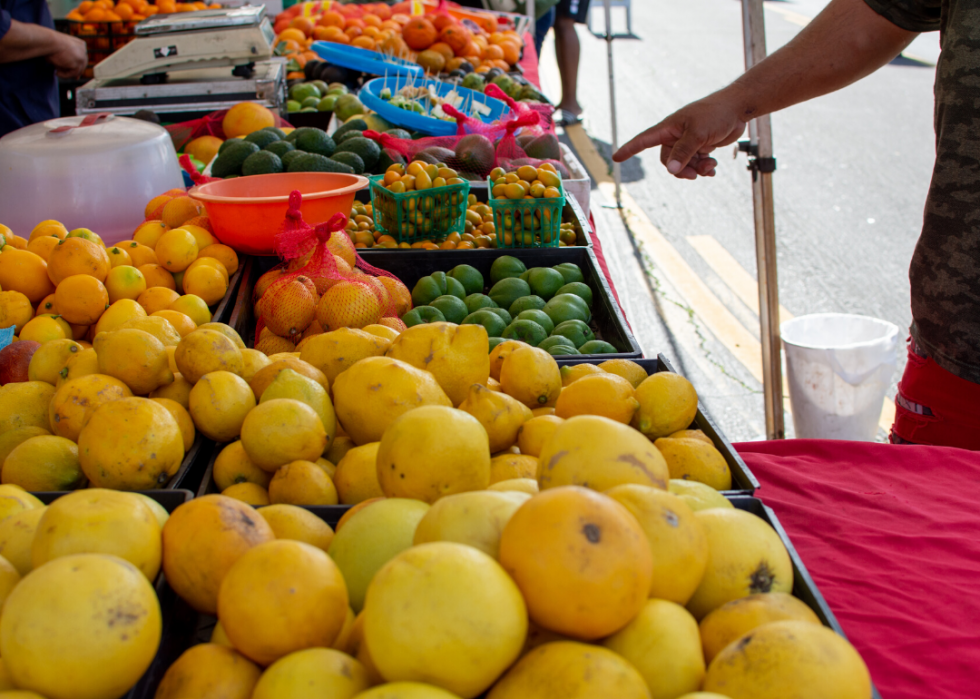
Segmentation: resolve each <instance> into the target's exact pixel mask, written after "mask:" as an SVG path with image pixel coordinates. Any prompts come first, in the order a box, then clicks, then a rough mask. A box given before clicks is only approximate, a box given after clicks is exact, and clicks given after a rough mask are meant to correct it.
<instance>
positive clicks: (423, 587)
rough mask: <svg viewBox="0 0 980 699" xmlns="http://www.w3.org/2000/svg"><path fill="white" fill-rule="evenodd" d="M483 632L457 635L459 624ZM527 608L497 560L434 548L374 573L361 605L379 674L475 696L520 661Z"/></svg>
mask: <svg viewBox="0 0 980 699" xmlns="http://www.w3.org/2000/svg"><path fill="white" fill-rule="evenodd" d="M460 624H461V625H463V626H464V627H466V628H479V629H480V633H478V634H460V633H459V631H458V629H459V628H460V627H459V625H460ZM526 635H527V607H526V606H525V604H524V599H523V598H522V597H521V592H520V590H519V589H518V588H517V585H516V584H515V583H514V581H513V580H512V579H511V578H510V576H508V575H507V573H506V572H504V569H503V568H501V567H500V564H499V563H497V562H496V561H495V560H494V559H493V558H491V557H490V556H488V555H487V554H485V553H483V552H482V551H478V550H477V549H475V548H472V547H470V546H465V545H463V544H456V543H449V542H436V543H431V544H422V545H421V546H415V547H413V548H411V549H409V550H407V551H404V552H402V553H400V554H398V555H397V556H395V557H394V558H393V559H392V560H391V561H389V562H388V563H387V564H386V565H385V566H384V567H383V568H382V569H381V570H379V571H378V573H377V575H375V577H374V580H373V581H372V583H371V586H370V587H369V588H368V593H367V599H366V600H365V603H364V640H365V643H366V644H367V646H368V647H369V648H370V649H371V658H372V659H373V660H374V662H375V664H376V665H377V668H378V670H379V671H380V672H381V674H382V675H383V676H384V677H386V678H388V679H391V680H406V681H421V680H425V681H427V682H429V683H431V684H434V685H436V686H439V687H442V688H444V689H447V690H449V691H451V692H454V693H456V694H458V695H459V696H461V697H465V698H472V697H475V696H477V695H478V694H481V693H482V692H484V691H486V690H487V689H488V688H489V687H490V686H491V685H492V684H493V683H494V681H495V680H496V679H497V678H498V677H500V675H501V673H503V672H504V671H505V670H506V669H507V668H508V667H509V666H510V665H511V664H512V663H513V662H514V661H515V660H516V659H517V657H518V656H519V655H520V653H521V649H522V648H523V646H524V639H525V636H526Z"/></svg>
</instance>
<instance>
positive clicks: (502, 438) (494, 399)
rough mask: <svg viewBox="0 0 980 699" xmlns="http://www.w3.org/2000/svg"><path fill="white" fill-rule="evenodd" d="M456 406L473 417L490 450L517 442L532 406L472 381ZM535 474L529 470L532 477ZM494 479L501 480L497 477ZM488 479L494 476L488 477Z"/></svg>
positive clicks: (506, 446)
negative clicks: (529, 406)
mask: <svg viewBox="0 0 980 699" xmlns="http://www.w3.org/2000/svg"><path fill="white" fill-rule="evenodd" d="M459 409H460V410H462V411H463V412H466V413H469V414H470V415H472V416H473V417H475V418H476V419H477V420H478V421H479V423H480V424H481V425H483V429H485V430H486V431H487V436H488V437H489V440H490V453H492V454H495V453H497V452H498V451H503V450H504V449H507V448H508V447H510V446H511V445H513V444H514V443H515V442H517V434H518V432H519V431H520V429H521V426H522V425H523V424H524V423H525V422H527V421H528V420H530V419H531V418H532V417H534V416H533V415H531V409H530V408H528V407H527V406H526V405H524V404H523V403H521V402H520V401H518V400H516V399H514V398H511V397H510V396H508V395H507V394H506V393H498V392H496V391H491V390H490V389H489V388H487V387H486V386H482V385H480V384H478V383H474V384H472V385H471V386H470V390H469V394H468V395H467V397H466V400H464V401H463V402H462V403H461V404H460V406H459ZM534 475H536V474H531V477H534ZM496 480H504V479H502V478H498V479H496ZM491 482H494V479H493V478H491Z"/></svg>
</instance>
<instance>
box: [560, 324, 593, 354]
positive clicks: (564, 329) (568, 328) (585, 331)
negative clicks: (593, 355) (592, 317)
mask: <svg viewBox="0 0 980 699" xmlns="http://www.w3.org/2000/svg"><path fill="white" fill-rule="evenodd" d="M551 335H552V337H554V336H555V335H563V336H564V337H567V338H568V339H569V340H571V341H572V344H573V345H575V347H576V348H579V347H581V346H582V345H584V344H585V343H586V342H590V341H592V340H594V339H595V334H594V333H593V332H592V329H591V328H590V327H589V326H588V324H587V323H585V322H583V321H581V320H566V321H565V322H564V323H559V324H558V325H556V326H555V329H554V330H552V331H551Z"/></svg>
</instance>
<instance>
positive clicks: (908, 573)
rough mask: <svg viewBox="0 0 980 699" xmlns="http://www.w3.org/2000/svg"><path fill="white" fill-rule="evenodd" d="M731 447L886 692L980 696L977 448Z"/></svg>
mask: <svg viewBox="0 0 980 699" xmlns="http://www.w3.org/2000/svg"><path fill="white" fill-rule="evenodd" d="M735 446H736V449H737V450H738V451H739V453H740V454H741V455H742V457H743V458H744V459H745V461H746V463H747V464H748V466H749V468H750V469H751V470H752V471H753V472H754V473H755V475H756V476H757V477H758V479H759V481H760V482H761V483H762V488H761V489H760V491H759V492H758V494H759V496H760V497H761V498H762V499H763V501H764V502H765V503H766V504H767V505H769V506H770V507H772V508H773V510H774V511H775V512H776V515H777V516H778V517H779V519H780V521H781V522H782V523H783V526H784V527H785V528H786V531H787V533H788V534H789V536H790V538H791V539H792V541H793V544H794V545H795V546H796V549H797V551H798V552H799V554H800V556H801V558H802V559H803V562H804V564H805V565H806V566H807V568H808V569H809V571H810V574H811V575H812V576H813V579H814V581H815V582H816V584H817V586H818V587H819V588H820V591H821V592H822V593H823V595H824V597H825V598H826V599H827V602H828V604H829V605H830V607H831V609H832V610H833V611H834V614H835V615H836V616H837V619H838V620H839V621H840V623H841V626H842V627H843V628H844V632H845V633H846V634H847V635H848V637H849V638H850V640H851V642H852V643H854V645H855V646H856V647H857V649H858V650H859V651H860V653H861V655H862V656H863V657H864V659H865V661H866V662H867V663H868V666H869V668H870V669H871V676H872V678H873V680H874V682H875V685H876V686H877V687H878V690H879V692H880V693H881V695H882V697H883V699H924V698H925V697H929V699H954V698H955V699H964V698H965V697H978V696H980V681H978V678H977V673H978V671H980V453H978V452H970V451H964V450H961V449H949V448H940V447H915V446H890V445H885V444H869V443H860V442H835V441H824V440H802V439H801V440H786V441H781V442H780V441H774V442H751V443H743V444H737V445H735Z"/></svg>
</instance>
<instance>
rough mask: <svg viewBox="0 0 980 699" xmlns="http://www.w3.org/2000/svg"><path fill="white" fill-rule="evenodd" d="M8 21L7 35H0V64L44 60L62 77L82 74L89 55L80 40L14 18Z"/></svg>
mask: <svg viewBox="0 0 980 699" xmlns="http://www.w3.org/2000/svg"><path fill="white" fill-rule="evenodd" d="M9 22H10V25H9V28H8V29H7V31H6V33H4V34H2V35H0V63H14V62H16V61H26V60H28V59H30V58H38V57H44V58H46V59H47V60H48V61H49V62H50V63H51V64H52V65H54V67H55V71H56V72H57V73H58V75H59V76H61V77H63V78H71V77H76V76H78V75H81V74H82V73H83V72H84V71H85V68H86V66H87V65H88V52H87V50H86V48H85V42H84V41H82V40H81V39H79V38H77V37H74V36H68V35H67V34H62V33H61V32H56V31H55V30H53V29H48V28H47V27H42V26H40V25H38V24H30V23H28V22H18V21H17V20H15V19H12V20H9Z"/></svg>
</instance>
